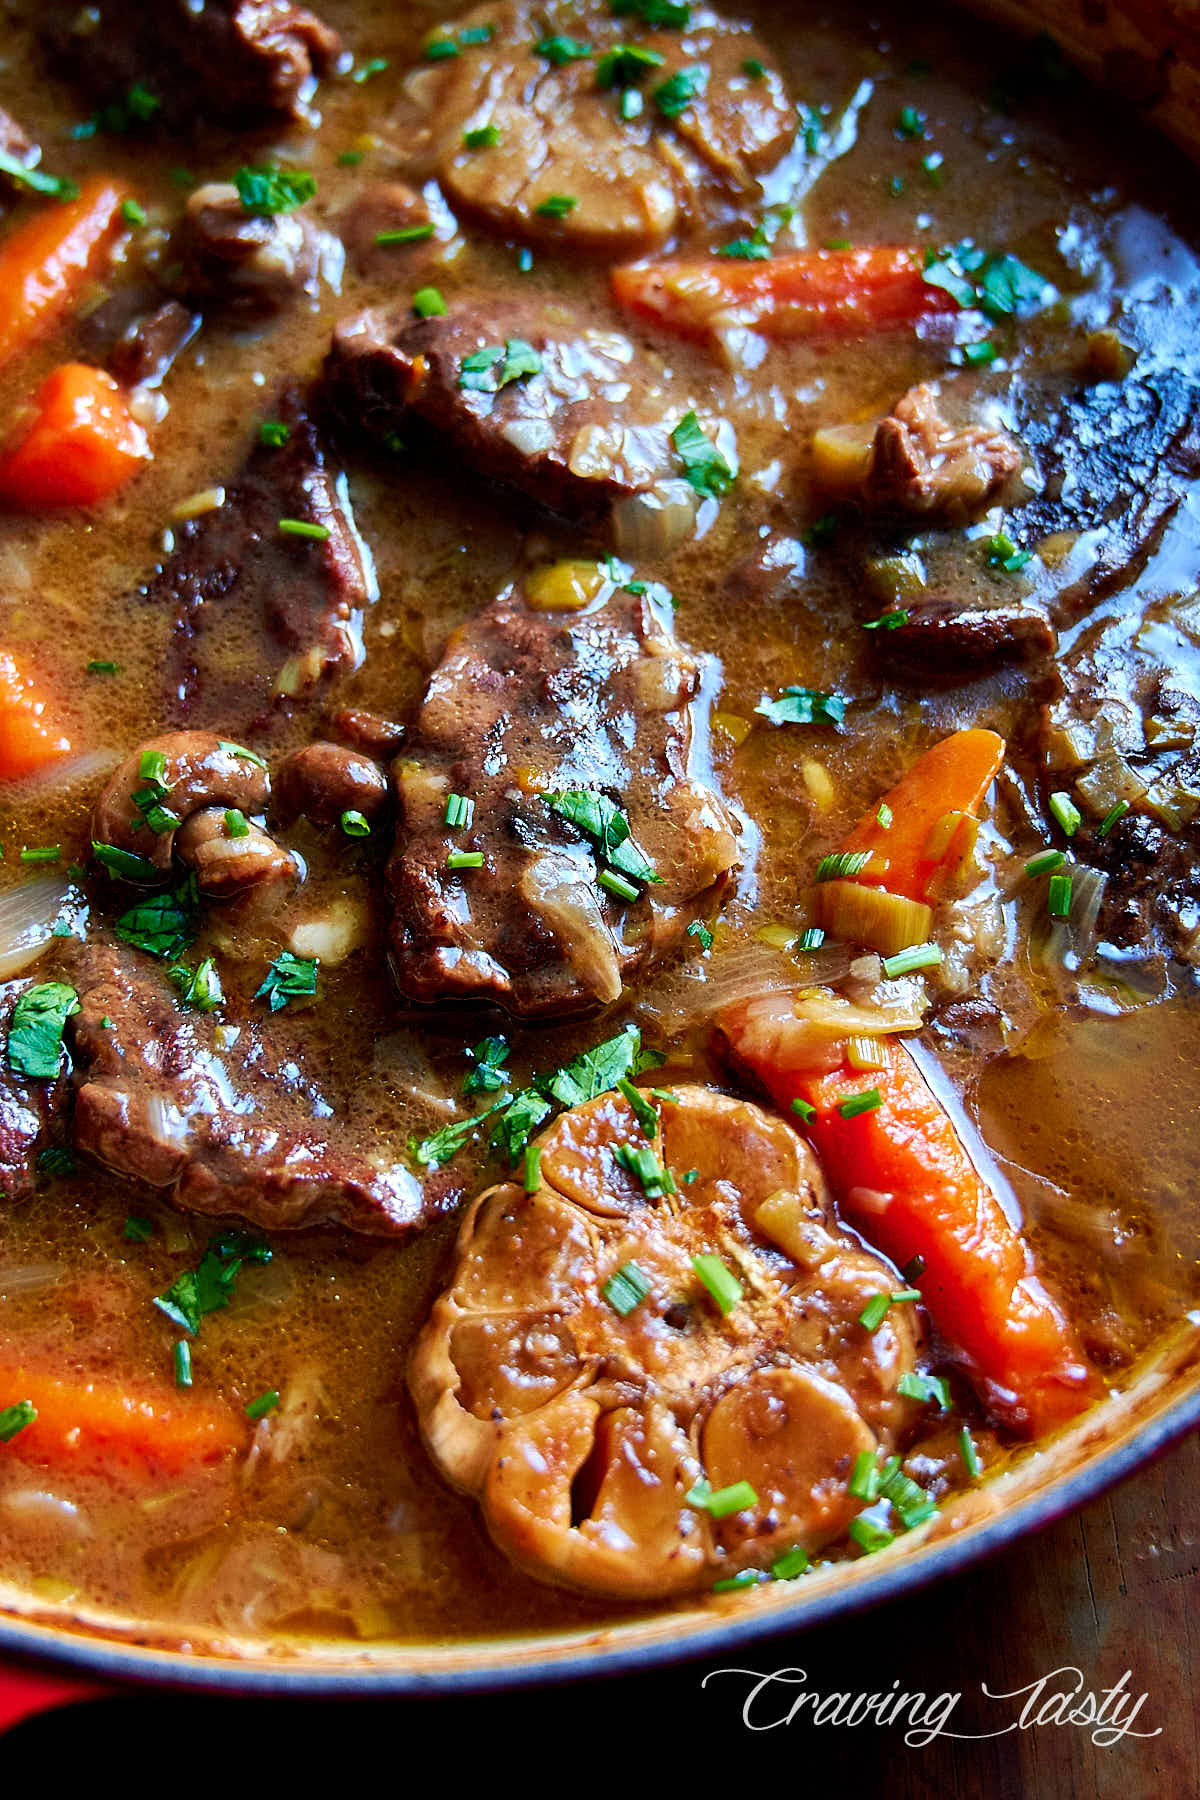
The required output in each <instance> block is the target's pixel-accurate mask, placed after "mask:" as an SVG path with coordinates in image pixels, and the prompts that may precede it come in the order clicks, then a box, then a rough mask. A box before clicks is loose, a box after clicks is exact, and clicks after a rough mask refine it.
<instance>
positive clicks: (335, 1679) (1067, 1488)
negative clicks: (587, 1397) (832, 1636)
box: [0, 1386, 1200, 1700]
mask: <svg viewBox="0 0 1200 1800" xmlns="http://www.w3.org/2000/svg"><path fill="white" fill-rule="evenodd" d="M1197 1428H1200V1386H1195V1387H1192V1388H1191V1389H1190V1390H1189V1391H1187V1392H1184V1393H1182V1394H1180V1395H1179V1396H1178V1397H1177V1398H1176V1399H1174V1400H1173V1401H1170V1402H1169V1403H1168V1404H1167V1405H1165V1406H1164V1407H1163V1408H1162V1410H1161V1411H1160V1412H1158V1413H1157V1414H1155V1416H1154V1417H1152V1418H1150V1419H1149V1420H1147V1421H1146V1423H1145V1424H1143V1425H1141V1426H1140V1427H1138V1428H1137V1429H1135V1430H1134V1431H1133V1432H1131V1434H1130V1435H1129V1436H1128V1437H1127V1438H1125V1439H1124V1440H1123V1441H1122V1442H1119V1443H1118V1444H1116V1445H1115V1446H1114V1447H1113V1448H1112V1449H1111V1450H1108V1451H1101V1452H1099V1453H1098V1454H1097V1455H1095V1456H1093V1457H1091V1458H1089V1459H1088V1460H1087V1461H1086V1462H1085V1463H1084V1464H1083V1465H1082V1466H1081V1467H1080V1468H1078V1469H1077V1470H1076V1471H1075V1472H1074V1473H1072V1474H1069V1475H1066V1476H1064V1477H1063V1478H1062V1479H1061V1480H1059V1481H1053V1480H1052V1481H1051V1482H1050V1483H1049V1484H1048V1485H1047V1487H1046V1488H1045V1489H1043V1490H1040V1491H1037V1492H1034V1493H1032V1494H1030V1495H1029V1496H1028V1497H1027V1498H1026V1499H1024V1500H1019V1501H1017V1502H1016V1503H1015V1504H1014V1505H1013V1506H1011V1507H1009V1508H1006V1509H1005V1510H1004V1511H1003V1512H1001V1513H999V1514H998V1515H997V1516H996V1517H995V1518H992V1519H989V1520H986V1521H984V1522H983V1523H982V1524H980V1525H978V1526H976V1527H975V1528H974V1529H973V1530H967V1531H964V1532H961V1533H956V1534H953V1535H951V1536H948V1537H944V1538H939V1539H938V1540H937V1541H936V1543H935V1544H930V1545H925V1546H922V1547H921V1548H920V1549H918V1550H916V1551H915V1552H914V1554H913V1555H911V1556H908V1557H900V1558H898V1559H897V1560H896V1561H894V1562H892V1563H890V1564H888V1565H885V1566H884V1567H882V1568H880V1569H879V1571H878V1572H877V1573H876V1574H874V1575H866V1576H864V1577H863V1578H862V1579H861V1580H859V1581H856V1582H853V1583H848V1582H841V1583H832V1584H831V1585H830V1586H829V1588H828V1589H826V1590H824V1591H823V1592H821V1593H819V1594H815V1595H813V1596H811V1598H810V1597H806V1596H805V1595H804V1594H803V1593H802V1592H800V1593H798V1594H797V1596H796V1600H795V1602H794V1603H793V1604H792V1605H790V1606H788V1605H784V1606H781V1607H778V1608H772V1609H771V1611H769V1612H750V1613H748V1614H747V1616H746V1617H745V1618H743V1619H737V1618H731V1617H729V1616H725V1617H722V1618H715V1619H714V1620H713V1621H712V1622H711V1623H710V1624H703V1625H694V1626H690V1627H688V1626H682V1627H681V1631H680V1634H679V1636H678V1637H670V1638H659V1639H657V1640H656V1641H653V1642H648V1643H638V1642H637V1641H636V1634H637V1631H638V1627H637V1626H633V1627H630V1628H627V1629H628V1630H629V1632H630V1633H631V1634H632V1635H633V1636H634V1638H635V1641H633V1642H629V1641H627V1639H626V1638H625V1637H622V1638H617V1637H616V1636H615V1635H614V1636H613V1638H612V1639H611V1640H610V1642H609V1643H608V1644H607V1645H606V1644H604V1643H603V1642H601V1643H599V1644H596V1643H587V1644H584V1645H575V1646H572V1645H569V1644H563V1643H562V1642H559V1643H558V1644H557V1645H556V1644H555V1641H554V1639H553V1637H551V1636H549V1635H547V1637H546V1640H545V1649H544V1652H540V1651H539V1650H538V1649H537V1648H535V1649H534V1650H533V1652H532V1653H531V1654H529V1655H526V1656H522V1657H521V1658H520V1659H519V1660H517V1661H512V1660H508V1659H507V1658H506V1653H505V1645H504V1642H503V1641H502V1640H494V1641H493V1642H491V1643H489V1642H488V1641H487V1640H481V1641H480V1644H479V1661H478V1664H477V1666H474V1667H469V1668H462V1667H458V1668H452V1669H445V1670H439V1669H438V1668H436V1667H430V1668H427V1669H414V1668H407V1667H406V1668H389V1667H388V1664H387V1662H386V1660H385V1659H386V1655H387V1652H386V1651H380V1652H379V1653H378V1655H379V1660H378V1661H375V1662H372V1664H371V1665H370V1666H369V1667H367V1666H363V1665H362V1664H358V1663H355V1664H352V1665H348V1666H347V1667H345V1668H328V1667H324V1668H320V1667H314V1668H305V1667H304V1666H303V1664H302V1663H300V1662H286V1663H285V1662H282V1661H281V1662H280V1663H278V1664H275V1663H267V1662H263V1661H258V1662H255V1661H250V1660H247V1661H246V1662H240V1661H237V1660H236V1659H234V1658H232V1657H220V1656H215V1655H209V1654H205V1653H198V1654H195V1655H189V1654H188V1653H186V1652H184V1651H180V1650H165V1649H158V1648H146V1647H144V1646H141V1645H138V1644H135V1643H128V1642H123V1641H119V1640H115V1639H113V1638H109V1637H94V1636H87V1635H83V1634H77V1633H74V1632H72V1631H70V1630H68V1629H67V1628H65V1627H62V1626H56V1625H44V1624H39V1623H37V1622H33V1621H26V1620H20V1619H15V1618H13V1617H12V1616H11V1615H10V1616H7V1617H0V1656H6V1657H11V1658H15V1659H18V1660H19V1661H20V1662H23V1663H25V1664H28V1665H31V1666H35V1667H43V1668H45V1667H49V1668H53V1669H57V1670H59V1671H60V1672H67V1671H70V1672H73V1673H76V1674H78V1675H81V1676H87V1677H89V1678H91V1679H93V1680H96V1679H99V1680H102V1681H106V1682H110V1683H121V1684H131V1685H135V1686H138V1687H149V1688H157V1689H164V1690H174V1691H176V1692H180V1691H182V1692H192V1693H196V1692H199V1693H207V1694H209V1695H215V1696H221V1695H225V1696H228V1697H237V1696H243V1697H256V1698H260V1699H262V1698H268V1699H301V1698H309V1699H356V1700H372V1699H376V1700H403V1699H416V1698H424V1699H433V1698H442V1697H450V1696H456V1695H469V1694H482V1693H499V1692H504V1691H509V1690H513V1689H520V1688H529V1687H535V1686H548V1685H549V1684H551V1683H554V1682H561V1681H577V1680H579V1679H580V1678H581V1677H585V1678H587V1679H594V1678H599V1677H603V1676H619V1675H636V1674H646V1673H650V1672H652V1671H655V1670H657V1669H660V1668H666V1667H669V1666H672V1665H678V1664H683V1663H687V1662H692V1661H696V1660H698V1659H700V1658H701V1657H705V1656H709V1655H711V1654H713V1653H714V1652H725V1651H733V1650H737V1649H741V1648H743V1647H745V1646H747V1645H749V1644H753V1643H758V1642H760V1641H762V1640H765V1639H769V1638H773V1637H779V1636H781V1635H783V1634H784V1633H786V1632H788V1631H794V1630H809V1629H811V1628H813V1627H816V1626H818V1625H825V1624H829V1623H831V1622H832V1621H834V1620H835V1619H838V1618H840V1617H842V1616H843V1615H845V1614H848V1613H851V1612H859V1611H866V1610H867V1609H868V1608H871V1607H875V1606H880V1605H883V1604H886V1603H887V1602H888V1601H891V1600H896V1599H899V1598H901V1597H902V1596H903V1595H905V1594H909V1593H915V1592H918V1591H919V1590H920V1589H921V1588H924V1587H928V1586H930V1585H931V1584H932V1583H933V1582H935V1581H940V1580H942V1579H944V1578H945V1577H948V1576H950V1575H955V1574H959V1573H961V1572H963V1571H964V1570H966V1569H968V1568H971V1567H972V1566H973V1565H975V1564H976V1563H979V1562H982V1561H983V1560H984V1559H985V1558H987V1557H990V1556H995V1555H997V1554H998V1553H999V1552H1000V1551H1002V1550H1004V1549H1007V1548H1008V1547H1009V1546H1010V1545H1012V1544H1013V1543H1015V1542H1016V1541H1017V1540H1018V1539H1019V1538H1021V1537H1025V1536H1027V1535H1030V1534H1032V1533H1033V1532H1036V1531H1042V1530H1044V1529H1045V1528H1046V1527H1047V1526H1049V1525H1052V1524H1054V1523H1055V1522H1056V1521H1057V1520H1058V1519H1061V1518H1063V1517H1065V1515H1067V1514H1068V1513H1071V1512H1073V1511H1075V1510H1076V1509H1077V1508H1079V1507H1081V1506H1083V1505H1085V1504H1086V1503H1087V1502H1089V1501H1091V1500H1094V1499H1097V1498H1099V1496H1101V1495H1102V1494H1105V1493H1107V1492H1108V1490H1109V1489H1110V1488H1113V1487H1115V1486H1116V1485H1117V1484H1118V1483H1119V1482H1121V1481H1123V1480H1125V1479H1127V1478H1128V1477H1129V1476H1130V1475H1132V1474H1134V1473H1135V1472H1136V1471H1137V1470H1138V1469H1139V1468H1141V1467H1142V1466H1143V1465H1144V1464H1146V1463H1149V1462H1151V1461H1152V1460H1153V1459H1154V1458H1155V1457H1157V1456H1160V1455H1161V1454H1162V1453H1163V1452H1164V1451H1165V1450H1167V1449H1169V1448H1170V1446H1171V1445H1172V1444H1174V1443H1175V1442H1177V1441H1178V1440H1179V1439H1181V1438H1183V1437H1184V1436H1185V1435H1186V1434H1187V1433H1188V1432H1189V1431H1191V1430H1194V1429H1197ZM797 1615H798V1616H797ZM648 1623H653V1621H648ZM397 1648H398V1649H399V1648H403V1651H404V1654H405V1656H406V1658H407V1657H409V1656H411V1655H412V1654H413V1651H412V1649H410V1647H409V1646H407V1645H406V1646H403V1647H401V1646H397Z"/></svg>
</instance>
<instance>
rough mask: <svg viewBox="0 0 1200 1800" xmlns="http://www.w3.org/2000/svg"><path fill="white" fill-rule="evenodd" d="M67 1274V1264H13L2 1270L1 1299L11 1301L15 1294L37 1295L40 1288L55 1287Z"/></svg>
mask: <svg viewBox="0 0 1200 1800" xmlns="http://www.w3.org/2000/svg"><path fill="white" fill-rule="evenodd" d="M66 1272H67V1265H66V1264H65V1263H53V1262H44V1263H13V1264H11V1265H10V1266H9V1267H8V1268H6V1269H0V1299H4V1300H11V1299H12V1297H13V1295H14V1294H35V1293H36V1292H37V1291H38V1289H39V1288H48V1287H53V1286H54V1284H55V1282H56V1281H61V1280H62V1278H63V1276H64V1275H65V1274H66Z"/></svg>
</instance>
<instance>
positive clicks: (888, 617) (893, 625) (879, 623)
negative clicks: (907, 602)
mask: <svg viewBox="0 0 1200 1800" xmlns="http://www.w3.org/2000/svg"><path fill="white" fill-rule="evenodd" d="M909 617H910V614H909V612H908V609H907V607H904V606H896V607H893V608H892V610H891V612H885V613H880V615H879V617H878V618H877V619H867V620H865V621H864V623H863V630H864V631H899V630H900V628H901V626H903V625H907V624H908V621H909Z"/></svg>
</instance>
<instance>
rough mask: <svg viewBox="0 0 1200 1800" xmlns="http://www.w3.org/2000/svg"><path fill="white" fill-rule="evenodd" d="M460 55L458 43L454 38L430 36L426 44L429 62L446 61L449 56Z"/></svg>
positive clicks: (426, 54)
mask: <svg viewBox="0 0 1200 1800" xmlns="http://www.w3.org/2000/svg"><path fill="white" fill-rule="evenodd" d="M457 55H458V45H457V44H456V43H455V41H454V39H453V38H450V37H441V38H430V40H429V42H428V43H427V44H426V46H425V56H426V59H427V61H429V62H444V61H445V59H446V58H447V57H449V56H457Z"/></svg>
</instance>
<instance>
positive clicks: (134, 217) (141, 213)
mask: <svg viewBox="0 0 1200 1800" xmlns="http://www.w3.org/2000/svg"><path fill="white" fill-rule="evenodd" d="M121 217H122V218H123V219H124V221H125V223H126V224H127V225H135V226H136V225H144V224H145V223H146V212H145V208H144V207H142V206H139V205H138V203H137V201H136V200H122V202H121Z"/></svg>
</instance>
